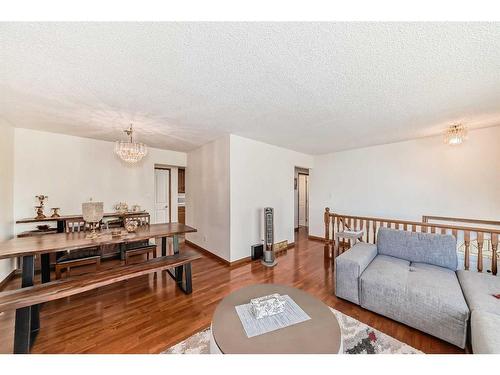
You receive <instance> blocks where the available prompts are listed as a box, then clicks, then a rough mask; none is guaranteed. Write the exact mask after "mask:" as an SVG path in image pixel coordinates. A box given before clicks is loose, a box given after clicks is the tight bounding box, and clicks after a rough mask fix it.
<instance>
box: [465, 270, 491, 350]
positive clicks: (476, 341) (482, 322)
mask: <svg viewBox="0 0 500 375" xmlns="http://www.w3.org/2000/svg"><path fill="white" fill-rule="evenodd" d="M457 275H458V279H459V281H460V285H461V286H462V290H463V292H464V295H465V299H466V301H467V304H468V305H469V309H470V311H471V319H470V331H471V344H472V351H473V352H474V353H482V354H488V353H497V354H498V353H500V299H497V298H495V297H494V296H493V295H496V294H499V293H500V277H498V276H492V275H488V274H484V273H477V272H471V271H464V270H460V271H458V272H457Z"/></svg>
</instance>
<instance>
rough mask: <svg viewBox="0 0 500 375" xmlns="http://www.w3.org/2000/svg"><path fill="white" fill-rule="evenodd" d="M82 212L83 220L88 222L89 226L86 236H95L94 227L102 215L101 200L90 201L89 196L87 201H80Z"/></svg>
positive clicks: (91, 237)
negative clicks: (89, 230)
mask: <svg viewBox="0 0 500 375" xmlns="http://www.w3.org/2000/svg"><path fill="white" fill-rule="evenodd" d="M82 213H83V220H85V221H86V222H87V223H89V224H90V227H91V232H90V233H89V234H88V235H87V237H86V238H90V239H94V238H97V237H98V234H97V232H96V231H95V228H96V226H97V225H98V224H99V222H100V221H101V220H102V218H103V216H104V204H103V203H102V202H92V198H90V201H89V202H85V203H82Z"/></svg>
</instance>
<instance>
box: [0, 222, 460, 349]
mask: <svg viewBox="0 0 500 375" xmlns="http://www.w3.org/2000/svg"><path fill="white" fill-rule="evenodd" d="M295 243H296V245H295V248H292V249H289V250H288V251H286V252H284V253H283V254H282V255H280V256H279V257H278V258H277V260H278V265H277V266H276V267H274V268H267V267H264V266H262V265H261V264H260V262H258V261H257V262H249V263H246V264H242V265H238V266H235V267H229V266H227V265H225V264H223V263H221V262H218V261H217V260H215V259H213V258H212V257H207V256H203V257H202V258H201V259H198V260H196V261H194V262H193V266H192V267H193V293H192V294H191V295H186V294H184V293H183V292H182V291H181V290H179V289H178V288H176V286H175V281H174V280H172V278H171V277H170V276H168V275H167V273H166V272H162V273H157V274H156V276H154V275H145V276H140V277H138V278H135V279H132V280H128V281H122V282H119V283H116V284H113V285H108V286H105V287H102V288H99V289H97V290H93V291H88V292H85V293H82V294H79V295H75V296H72V297H69V298H64V299H61V300H57V301H52V302H48V303H45V304H44V305H43V307H42V308H41V312H40V324H41V330H40V333H39V334H38V337H37V339H36V341H35V344H34V345H33V348H32V353H159V352H161V351H163V350H165V349H167V348H168V347H170V346H172V345H174V344H176V343H177V342H179V341H181V340H183V339H185V338H187V337H189V336H191V335H192V334H194V333H196V332H198V331H200V330H201V329H203V328H205V327H208V326H209V325H210V321H211V318H212V314H213V312H214V310H215V308H216V306H217V304H218V302H219V301H220V300H221V299H222V298H223V297H224V296H226V295H227V294H228V293H230V292H231V291H233V290H236V289H239V288H241V287H243V286H246V285H251V284H255V283H278V284H285V285H291V286H295V287H297V288H300V289H304V290H305V291H307V292H309V293H311V294H313V295H314V296H316V297H317V298H319V299H321V300H322V301H324V302H325V303H326V304H327V305H329V306H332V307H333V308H335V309H337V310H339V311H341V312H343V313H345V314H347V315H350V316H352V317H353V318H355V319H358V320H360V321H362V322H364V323H366V324H368V325H370V326H372V327H374V328H376V329H378V330H380V331H382V332H384V333H386V334H388V335H390V336H393V337H395V338H397V339H398V340H401V341H403V342H405V343H407V344H409V345H411V346H413V347H415V348H417V349H419V350H422V351H423V352H426V353H463V351H462V350H461V349H459V348H457V347H455V346H453V345H451V344H448V343H446V342H444V341H441V340H439V339H437V338H434V337H432V336H430V335H427V334H425V333H422V332H420V331H418V330H416V329H413V328H410V327H407V326H405V325H403V324H400V323H397V322H394V321H392V320H390V319H388V318H385V317H383V316H380V315H378V314H375V313H372V312H370V311H367V310H364V309H362V308H360V307H359V306H357V305H354V304H352V303H350V302H347V301H344V300H341V299H338V298H336V297H335V296H334V295H333V290H334V285H333V278H332V266H331V263H330V261H329V260H328V259H325V258H324V255H323V254H324V253H323V250H324V249H323V244H322V243H321V242H317V241H311V240H308V239H307V233H305V231H304V230H301V231H299V234H298V237H297V239H296V242H295ZM187 248H188V247H187V246H185V245H182V246H181V252H182V251H183V249H187ZM117 262H118V261H114V260H113V261H106V262H103V268H104V267H112V266H116V265H117ZM37 281H38V280H37ZM19 284H20V280H19V278H16V279H13V280H11V281H10V282H9V283H8V285H7V287H6V289H12V288H16V287H18V285H19ZM13 334H14V312H6V313H3V314H0V337H2V340H0V352H1V353H12V344H13Z"/></svg>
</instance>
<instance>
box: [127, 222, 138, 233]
mask: <svg viewBox="0 0 500 375" xmlns="http://www.w3.org/2000/svg"><path fill="white" fill-rule="evenodd" d="M137 225H138V224H137V221H135V220H129V221H127V222H126V223H125V229H126V230H127V232H129V233H131V232H135V230H136V229H137Z"/></svg>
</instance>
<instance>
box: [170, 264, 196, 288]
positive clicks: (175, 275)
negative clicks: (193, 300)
mask: <svg viewBox="0 0 500 375" xmlns="http://www.w3.org/2000/svg"><path fill="white" fill-rule="evenodd" d="M174 270H175V271H174V272H172V271H170V270H167V274H168V275H169V276H170V277H171V278H172V279H174V280H175V283H176V284H177V286H178V287H179V289H180V290H182V291H183V292H184V293H186V294H191V292H192V291H193V282H192V276H191V263H187V264H184V265H183V266H179V267H175V268H174ZM182 275H184V280H182Z"/></svg>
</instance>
